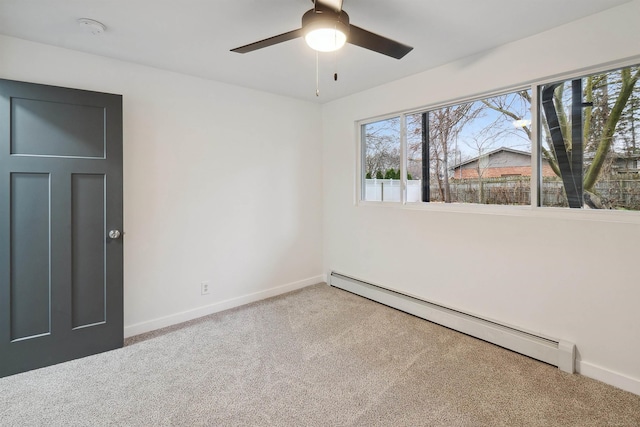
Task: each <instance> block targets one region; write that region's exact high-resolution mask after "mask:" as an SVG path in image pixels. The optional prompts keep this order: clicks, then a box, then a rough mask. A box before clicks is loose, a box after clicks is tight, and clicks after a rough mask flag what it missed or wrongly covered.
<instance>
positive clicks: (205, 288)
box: [200, 282, 209, 295]
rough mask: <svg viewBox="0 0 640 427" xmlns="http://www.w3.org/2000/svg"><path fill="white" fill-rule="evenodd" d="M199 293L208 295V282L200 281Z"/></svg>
mask: <svg viewBox="0 0 640 427" xmlns="http://www.w3.org/2000/svg"><path fill="white" fill-rule="evenodd" d="M200 294H202V295H209V282H200Z"/></svg>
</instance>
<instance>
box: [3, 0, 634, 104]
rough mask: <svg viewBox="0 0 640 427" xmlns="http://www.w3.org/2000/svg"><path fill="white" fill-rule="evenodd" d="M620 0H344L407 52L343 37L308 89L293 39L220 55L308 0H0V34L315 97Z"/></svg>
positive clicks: (486, 46)
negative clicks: (83, 22)
mask: <svg viewBox="0 0 640 427" xmlns="http://www.w3.org/2000/svg"><path fill="white" fill-rule="evenodd" d="M628 1H629V0H563V1H557V0H536V2H535V7H531V2H525V1H515V2H514V1H513V0H492V1H491V2H480V1H477V0H458V1H454V2H447V1H440V2H427V1H423V0H396V1H393V2H389V1H386V0H367V1H352V0H345V1H344V10H345V11H346V12H348V14H349V17H350V20H351V23H352V24H354V25H357V26H359V27H361V28H364V29H366V30H369V31H371V32H374V33H377V34H380V35H383V36H386V37H389V38H392V39H394V40H398V41H400V42H402V43H405V44H407V45H410V46H413V47H414V50H413V51H412V52H410V53H409V54H408V55H407V56H405V57H404V58H403V59H401V60H396V59H393V58H390V57H386V56H383V55H380V54H378V53H375V52H372V51H369V50H366V49H363V48H360V47H357V46H354V45H349V44H347V46H346V47H345V48H343V49H342V50H340V51H338V52H337V53H325V54H319V56H318V58H319V63H318V68H319V75H318V78H319V87H320V96H316V93H315V82H316V53H315V52H314V51H312V50H311V49H310V48H309V47H307V46H306V45H305V43H304V41H303V39H301V38H298V39H295V40H290V41H287V42H285V43H281V44H278V45H275V46H271V47H268V48H266V49H262V50H259V51H256V52H251V53H247V54H238V53H233V52H230V51H229V50H230V49H232V48H235V47H238V46H242V45H245V44H247V43H251V42H254V41H258V40H262V39H265V38H268V37H271V36H275V35H277V34H281V33H284V32H288V31H291V30H295V29H298V28H300V26H301V18H302V15H303V14H304V12H305V11H307V10H309V9H311V8H312V6H313V5H312V3H311V1H309V0H270V1H256V0H235V1H231V0H226V1H222V0H216V1H200V0H185V1H157V0H136V1H130V0H110V1H77V0H56V1H51V0H30V1H19V0H8V1H0V34H4V35H7V36H12V37H17V38H20V39H24V40H30V41H34V42H39V43H45V44H49V45H53V46H59V47H63V48H67V49H72V50H77V51H82V52H87V53H91V54H96V55H101V56H105V57H110V58H115V59H119V60H124V61H129V62H134V63H139V64H143V65H147V66H151V67H155V68H161V69H165V70H170V71H175V72H179V73H183V74H188V75H192V76H197V77H202V78H205V79H210V80H215V81H219V82H225V83H231V84H235V85H239V86H244V87H249V88H253V89H258V90H262V91H266V92H271V93H276V94H280V95H284V96H288V97H293V98H299V99H305V100H308V101H313V102H318V103H325V102H329V101H332V100H334V99H337V98H340V97H344V96H347V95H350V94H353V93H356V92H360V91H362V90H365V89H369V88H372V87H375V86H379V85H381V84H384V83H388V82H391V81H395V80H398V79H400V78H402V77H407V76H410V75H413V74H416V73H419V72H422V71H426V70H428V69H431V68H434V67H437V66H439V65H443V64H446V63H449V62H451V61H454V60H456V59H462V58H467V57H470V56H472V55H475V54H483V53H484V52H486V51H488V50H490V49H493V48H496V47H498V46H501V45H504V44H506V43H509V42H513V41H516V40H520V39H522V38H525V37H529V36H532V35H535V34H538V33H541V32H544V31H546V30H550V29H552V28H555V27H558V26H561V25H563V24H566V23H569V22H572V21H575V20H577V19H580V18H584V17H587V16H589V15H592V14H594V13H597V12H601V11H604V10H606V9H610V8H613V7H616V6H619V5H622V4H624V3H627V2H628ZM550 10H552V11H553V13H549V11H550ZM523 17H524V19H523ZM79 18H90V19H93V20H97V21H100V22H101V23H103V24H104V25H105V26H106V31H105V32H104V33H103V34H101V35H92V34H88V33H87V32H84V31H82V29H81V27H80V25H78V23H77V20H78V19H79ZM334 72H337V73H338V75H339V79H338V81H337V82H335V81H334V78H333V75H334Z"/></svg>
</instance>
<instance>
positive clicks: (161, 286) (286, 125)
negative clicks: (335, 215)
mask: <svg viewBox="0 0 640 427" xmlns="http://www.w3.org/2000/svg"><path fill="white" fill-rule="evenodd" d="M0 64H1V66H0V77H1V78H7V79H13V80H22V81H30V82H35V83H44V84H52V85H58V86H67V87H75V88H80V89H89V90H96V91H102V92H111V93H118V94H122V95H123V103H124V231H125V232H126V237H125V259H124V268H125V270H124V286H125V334H126V335H133V334H136V333H140V332H143V331H147V330H151V329H155V328H157V327H161V326H165V325H168V324H172V323H176V322H179V321H183V320H187V319H190V318H194V317H197V316H200V315H204V314H208V313H209V312H213V311H216V310H220V309H224V308H228V307H231V306H235V305H238V304H241V303H245V302H248V301H251V300H255V299H260V298H264V297H267V296H271V295H274V294H277V293H279V292H284V291H288V290H292V289H295V288H297V287H301V286H305V285H309V284H313V283H317V282H320V281H322V280H323V278H322V258H321V257H322V251H321V245H322V222H321V215H322V200H321V197H320V196H319V195H320V194H321V192H322V187H321V185H322V181H321V168H322V165H321V163H320V161H319V160H318V159H319V158H320V156H321V154H322V149H321V137H320V135H321V117H320V116H321V114H320V107H319V106H318V105H316V104H312V103H306V102H302V101H297V100H292V99H288V98H284V97H279V96H275V95H270V94H266V93H261V92H257V91H252V90H247V89H243V88H239V87H234V86H229V85H225V84H220V83H215V82H211V81H207V80H203V79H198V78H193V77H189V76H185V75H180V74H175V73H170V72H165V71H161V70H157V69H153V68H148V67H142V66H137V65H133V64H129V63H125V62H120V61H115V60H111V59H107V58H101V57H97V56H92V55H87V54H83V53H79V52H73V51H69V50H64V49H59V48H54V47H50V46H45V45H41V44H36V43H30V42H26V41H22V40H18V39H14V38H8V37H1V36H0ZM240 189H241V190H242V191H240ZM205 280H209V281H210V283H211V294H210V295H207V296H201V295H200V282H201V281H205Z"/></svg>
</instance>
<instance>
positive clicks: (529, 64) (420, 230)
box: [323, 1, 640, 394]
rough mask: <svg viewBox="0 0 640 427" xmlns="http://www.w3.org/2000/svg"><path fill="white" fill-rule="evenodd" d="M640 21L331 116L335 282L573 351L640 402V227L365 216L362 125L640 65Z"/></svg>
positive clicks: (460, 65) (542, 215)
mask: <svg viewBox="0 0 640 427" xmlns="http://www.w3.org/2000/svg"><path fill="white" fill-rule="evenodd" d="M638 17H640V1H634V2H632V3H629V4H626V5H623V6H621V7H618V8H616V9H613V10H610V11H607V12H604V13H601V14H598V15H593V16H591V17H588V18H585V19H583V20H580V21H576V22H574V23H571V24H569V25H565V26H563V27H560V28H557V29H554V30H552V31H549V32H546V33H543V34H540V35H537V36H534V37H531V38H528V39H524V40H521V41H519V42H516V43H512V44H509V45H505V46H502V47H500V48H497V49H495V50H492V51H489V52H485V53H482V54H479V55H476V56H474V57H470V58H466V59H464V60H461V61H457V62H454V63H451V64H448V65H446V66H443V67H440V68H437V69H434V70H431V71H428V72H425V73H421V74H418V75H414V76H411V77H408V78H405V79H402V80H399V81H395V82H392V83H390V84H386V85H384V86H380V87H378V88H374V89H372V90H368V91H365V92H361V93H359V94H355V95H353V96H349V97H347V98H343V99H340V100H337V101H334V102H332V103H329V104H325V105H324V106H323V129H324V132H323V138H324V145H323V149H324V195H325V203H324V213H325V216H324V224H325V225H324V243H325V244H324V257H325V258H324V259H325V271H327V272H328V271H331V270H333V271H337V272H340V273H343V274H346V275H350V276H353V277H356V278H359V279H363V280H366V281H369V282H372V283H375V284H379V285H382V286H385V287H388V288H392V289H395V290H399V291H401V292H404V293H408V294H411V295H415V296H418V297H420V298H423V299H426V300H429V301H432V302H436V303H440V304H443V305H445V306H449V307H452V308H455V309H459V310H462V311H466V312H470V313H474V314H476V315H479V316H482V317H485V318H489V319H494V320H497V321H499V322H502V323H506V324H509V325H513V326H516V327H520V328H523V329H526V330H529V331H532V332H536V333H540V334H543V335H547V336H551V337H557V338H560V339H563V340H567V341H570V342H574V343H575V344H576V345H577V350H578V369H579V370H580V372H582V373H583V374H585V375H587V376H591V377H594V378H598V379H600V380H603V381H605V382H609V383H611V384H614V385H617V386H619V387H622V388H625V389H627V390H630V391H633V392H635V393H638V394H640V363H638V361H639V360H640V359H639V357H640V356H639V355H640V334H639V333H638V331H640V315H639V314H638V313H640V309H639V307H640V305H639V304H640V282H639V281H638V244H639V242H640V214H639V213H631V214H629V215H621V214H620V215H616V214H615V213H613V215H606V214H610V213H611V212H605V213H602V212H565V211H562V210H560V211H559V210H543V211H540V209H531V208H524V209H522V208H515V207H504V208H503V209H499V208H498V207H489V208H488V209H482V208H483V207H482V206H476V207H474V206H471V207H468V208H467V209H465V208H464V207H455V206H443V205H431V206H428V207H423V208H421V209H410V208H402V207H389V206H388V205H387V206H385V207H382V206H372V205H371V204H369V205H357V204H356V203H355V198H356V172H355V167H356V157H357V149H356V144H357V143H356V126H355V124H354V123H355V121H357V120H359V119H365V118H370V117H375V116H378V115H383V114H387V113H391V112H395V111H401V110H405V109H411V108H417V107H421V106H428V105H433V104H437V103H442V102H445V101H449V100H453V99H456V98H460V97H468V96H471V95H474V94H479V93H483V92H490V91H495V90H497V89H501V88H506V87H510V86H514V85H520V84H522V83H527V82H531V81H535V80H537V79H542V78H548V77H552V76H557V75H559V74H563V73H567V72H571V71H574V70H581V69H585V68H587V67H590V66H593V65H597V64H605V63H609V62H611V61H617V60H620V59H623V58H629V57H633V56H638V55H640V44H639V43H638V40H640V26H639V25H637V22H638ZM428 54H429V53H428V52H415V51H414V52H412V53H411V55H428ZM638 62H640V56H638ZM398 66H402V63H401V62H400V63H398ZM485 208H486V207H485Z"/></svg>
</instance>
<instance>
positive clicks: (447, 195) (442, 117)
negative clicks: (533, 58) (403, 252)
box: [407, 91, 532, 205]
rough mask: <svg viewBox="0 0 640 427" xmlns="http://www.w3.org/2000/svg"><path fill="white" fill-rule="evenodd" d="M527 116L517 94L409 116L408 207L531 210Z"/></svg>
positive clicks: (524, 96)
mask: <svg viewBox="0 0 640 427" xmlns="http://www.w3.org/2000/svg"><path fill="white" fill-rule="evenodd" d="M530 111H531V92H530V91H519V92H514V93H509V94H505V95H500V96H495V97H491V98H485V99H482V100H478V101H475V102H469V103H464V104H458V105H453V106H449V107H443V108H438V109H434V110H430V111H425V112H423V113H416V114H410V115H407V172H408V174H409V175H410V177H409V181H408V185H407V201H409V202H414V201H430V202H446V203H452V202H453V203H455V202H458V203H482V204H507V205H522V204H529V203H530V177H531V170H532V169H531V165H532V162H531V131H530V125H531V120H530ZM425 153H427V154H428V155H425ZM425 162H428V163H429V168H428V171H429V173H428V175H425V171H426V169H424V168H423V166H424V164H425ZM411 178H413V179H411ZM424 180H428V184H427V185H422V183H423V181H424ZM420 186H422V189H421V191H416V190H415V189H416V188H419V187H420Z"/></svg>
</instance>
